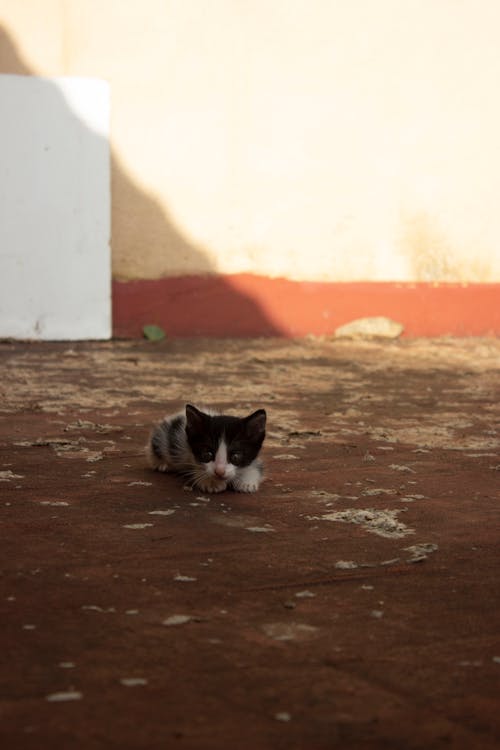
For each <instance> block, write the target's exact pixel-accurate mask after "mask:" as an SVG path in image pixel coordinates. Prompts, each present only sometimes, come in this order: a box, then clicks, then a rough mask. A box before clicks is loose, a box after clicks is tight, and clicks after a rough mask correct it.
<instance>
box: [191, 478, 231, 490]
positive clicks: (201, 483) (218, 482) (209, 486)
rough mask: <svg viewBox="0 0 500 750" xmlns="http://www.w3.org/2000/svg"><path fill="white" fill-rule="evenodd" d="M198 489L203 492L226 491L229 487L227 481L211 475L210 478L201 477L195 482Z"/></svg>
mask: <svg viewBox="0 0 500 750" xmlns="http://www.w3.org/2000/svg"><path fill="white" fill-rule="evenodd" d="M195 486H196V487H198V489H200V490H201V491H202V492H224V490H225V489H226V488H227V482H225V481H224V480H223V479H215V477H213V478H212V477H210V478H208V479H200V480H198V481H197V482H196V484H195Z"/></svg>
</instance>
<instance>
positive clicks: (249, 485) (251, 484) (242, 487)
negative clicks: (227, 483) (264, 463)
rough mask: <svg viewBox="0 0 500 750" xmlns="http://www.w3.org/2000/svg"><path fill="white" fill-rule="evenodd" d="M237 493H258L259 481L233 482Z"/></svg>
mask: <svg viewBox="0 0 500 750" xmlns="http://www.w3.org/2000/svg"><path fill="white" fill-rule="evenodd" d="M231 486H232V487H233V489H234V490H236V492H257V490H258V489H259V486H260V480H259V479H253V480H252V479H250V480H244V479H243V480H241V481H239V482H237V481H236V482H233V483H232V485H231Z"/></svg>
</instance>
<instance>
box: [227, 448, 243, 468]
mask: <svg viewBox="0 0 500 750" xmlns="http://www.w3.org/2000/svg"><path fill="white" fill-rule="evenodd" d="M229 460H230V461H231V463H232V464H233V466H239V464H241V462H242V461H243V453H242V452H241V451H234V453H231V455H230V457H229Z"/></svg>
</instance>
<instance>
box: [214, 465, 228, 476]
mask: <svg viewBox="0 0 500 750" xmlns="http://www.w3.org/2000/svg"><path fill="white" fill-rule="evenodd" d="M214 471H215V473H216V474H217V476H218V477H223V476H224V474H225V473H226V467H225V466H216V467H215V469H214Z"/></svg>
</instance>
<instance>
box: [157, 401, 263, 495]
mask: <svg viewBox="0 0 500 750" xmlns="http://www.w3.org/2000/svg"><path fill="white" fill-rule="evenodd" d="M265 429H266V412H265V411H264V409H258V410H257V411H255V412H253V413H252V414H250V415H249V416H248V417H230V416H227V415H225V414H217V413H216V412H213V411H212V410H207V411H205V412H204V411H200V410H199V409H197V408H196V407H195V406H192V405H191V404H186V410H185V413H180V414H176V415H174V416H171V417H165V419H164V420H162V421H161V422H159V424H157V425H156V427H155V428H154V429H153V432H152V433H151V435H150V438H149V442H148V445H147V446H146V454H147V456H148V459H149V462H150V464H151V466H152V467H153V468H154V469H157V470H158V471H173V472H176V473H177V474H181V475H182V476H184V477H185V479H186V480H187V482H188V483H189V484H190V485H191V486H192V487H195V488H197V489H199V490H201V491H202V492H222V491H223V490H225V489H233V490H237V491H238V492H255V491H256V490H258V488H259V485H260V483H261V481H262V475H263V471H262V461H261V460H260V459H259V458H258V454H259V451H260V449H261V447H262V443H263V441H264V437H265V435H266V431H265Z"/></svg>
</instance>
